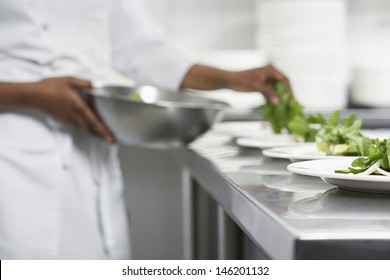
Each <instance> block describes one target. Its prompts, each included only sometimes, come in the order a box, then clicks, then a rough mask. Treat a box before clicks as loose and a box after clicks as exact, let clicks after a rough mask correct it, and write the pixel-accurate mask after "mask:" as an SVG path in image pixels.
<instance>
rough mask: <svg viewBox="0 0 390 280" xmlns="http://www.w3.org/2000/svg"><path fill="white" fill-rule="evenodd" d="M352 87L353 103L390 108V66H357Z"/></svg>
mask: <svg viewBox="0 0 390 280" xmlns="http://www.w3.org/2000/svg"><path fill="white" fill-rule="evenodd" d="M351 88H352V91H351V102H352V103H353V104H355V105H362V106H368V107H377V108H390V66H385V67H378V66H374V67H372V66H366V67H363V66H360V67H356V68H355V69H354V70H353V76H352V87H351Z"/></svg>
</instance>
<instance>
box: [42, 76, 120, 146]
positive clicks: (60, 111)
mask: <svg viewBox="0 0 390 280" xmlns="http://www.w3.org/2000/svg"><path fill="white" fill-rule="evenodd" d="M35 85H36V105H37V107H38V108H40V109H41V110H43V111H46V112H47V113H49V114H50V115H52V116H53V117H55V118H56V119H58V120H60V121H62V122H65V123H69V124H73V125H76V126H78V127H80V128H82V129H83V130H85V131H86V132H89V133H91V134H93V135H96V136H98V137H101V138H103V139H105V140H106V141H107V142H109V143H114V142H115V138H114V136H113V135H112V133H111V132H110V131H109V129H108V128H107V127H106V126H105V124H104V123H103V122H102V121H101V120H100V119H99V117H98V116H97V115H96V114H95V113H94V112H93V110H92V109H91V108H90V107H89V106H88V105H87V103H86V102H85V101H84V100H83V98H82V97H81V96H80V91H81V90H83V89H91V88H92V86H91V83H90V82H88V81H85V80H80V79H77V78H73V77H60V78H49V79H45V80H42V81H39V82H37V83H35Z"/></svg>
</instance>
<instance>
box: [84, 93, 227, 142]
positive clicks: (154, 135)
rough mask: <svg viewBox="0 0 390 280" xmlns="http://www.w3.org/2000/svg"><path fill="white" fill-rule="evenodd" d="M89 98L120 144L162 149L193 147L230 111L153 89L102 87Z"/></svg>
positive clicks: (214, 102)
mask: <svg viewBox="0 0 390 280" xmlns="http://www.w3.org/2000/svg"><path fill="white" fill-rule="evenodd" d="M87 97H88V98H89V99H90V101H92V102H93V104H94V107H95V109H96V111H97V113H98V114H99V115H100V117H101V118H102V120H103V121H104V122H105V124H106V125H107V126H108V127H109V128H110V130H111V131H112V132H113V133H114V135H115V137H116V139H117V140H118V141H119V142H120V143H123V144H127V145H132V146H141V147H150V148H162V149H167V148H176V147H180V146H183V145H186V144H188V143H190V142H191V141H193V140H194V139H195V138H197V137H198V136H200V135H201V134H203V133H204V132H206V131H207V130H208V129H209V128H210V127H211V126H212V125H213V124H214V123H215V122H217V121H218V120H220V118H221V117H222V114H223V110H224V109H225V108H227V105H226V104H225V103H222V102H218V101H212V100H209V99H205V98H202V97H198V96H194V95H190V94H187V93H184V92H168V91H163V90H160V89H157V88H155V87H151V86H139V87H134V88H131V87H122V86H102V87H98V88H95V89H93V90H92V91H89V92H87ZM91 99H92V100H91Z"/></svg>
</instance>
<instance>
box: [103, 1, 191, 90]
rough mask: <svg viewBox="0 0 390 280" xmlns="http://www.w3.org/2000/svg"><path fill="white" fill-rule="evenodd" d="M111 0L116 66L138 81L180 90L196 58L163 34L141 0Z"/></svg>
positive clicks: (113, 53) (113, 49) (113, 60)
mask: <svg viewBox="0 0 390 280" xmlns="http://www.w3.org/2000/svg"><path fill="white" fill-rule="evenodd" d="M112 3H113V4H112V5H113V6H112V14H111V29H112V30H111V34H112V35H111V36H112V38H111V40H112V63H113V67H114V69H116V70H118V71H120V72H121V73H123V74H125V75H127V76H128V77H130V78H132V79H134V80H135V81H137V82H138V83H141V84H149V85H154V86H158V87H161V88H164V89H169V90H177V89H178V88H179V87H180V84H181V82H182V80H183V78H184V76H185V74H186V73H187V71H188V70H189V69H190V67H191V66H192V65H193V64H194V59H193V58H192V57H191V56H190V55H189V54H188V53H186V52H185V51H184V50H182V49H180V48H179V47H178V46H176V45H174V44H172V43H170V42H169V41H168V40H167V39H166V38H165V37H164V34H163V32H162V31H161V30H160V29H159V28H158V26H157V25H156V24H155V22H154V21H153V20H152V18H151V16H150V14H149V13H148V11H147V10H146V8H145V7H144V5H143V1H142V0H114V1H113V2H112Z"/></svg>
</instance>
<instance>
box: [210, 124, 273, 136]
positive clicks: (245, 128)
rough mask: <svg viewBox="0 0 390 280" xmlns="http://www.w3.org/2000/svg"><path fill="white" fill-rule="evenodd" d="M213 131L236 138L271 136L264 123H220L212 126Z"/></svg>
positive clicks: (268, 127) (267, 125)
mask: <svg viewBox="0 0 390 280" xmlns="http://www.w3.org/2000/svg"><path fill="white" fill-rule="evenodd" d="M213 131H215V132H218V133H221V134H225V135H229V136H233V137H236V138H238V137H258V136H263V135H270V134H272V129H271V127H270V125H269V123H268V122H264V121H248V122H246V121H242V122H240V121H237V122H221V123H216V124H215V125H214V126H213Z"/></svg>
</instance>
